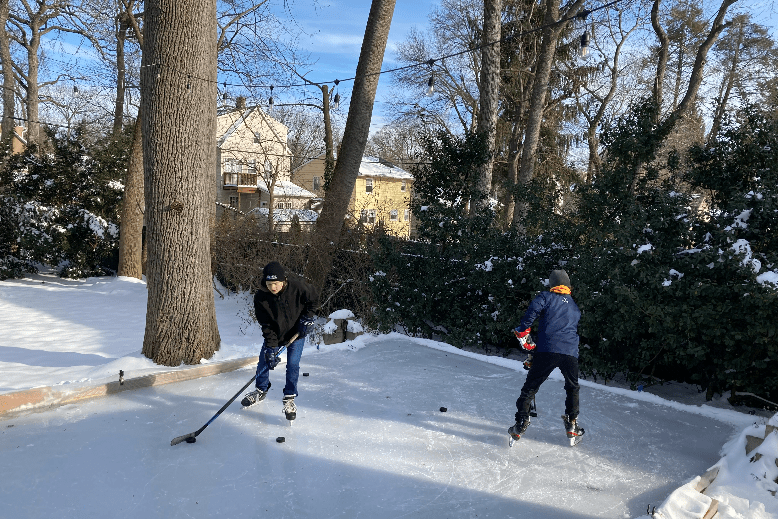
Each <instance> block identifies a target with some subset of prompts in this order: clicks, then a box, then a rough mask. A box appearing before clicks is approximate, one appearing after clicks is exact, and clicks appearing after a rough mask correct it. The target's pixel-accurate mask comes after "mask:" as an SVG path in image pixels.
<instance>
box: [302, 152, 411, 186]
mask: <svg viewBox="0 0 778 519" xmlns="http://www.w3.org/2000/svg"><path fill="white" fill-rule="evenodd" d="M324 156H325V154H324V153H322V154H320V155H318V156H316V157H313V158H311V159H309V160H307V161H306V162H304V163H302V164H301V165H300V166H298V167H297V168H295V171H297V170H299V169H300V168H302V167H303V166H305V165H307V164H310V163H311V162H313V161H321V162H322V164H323V163H324ZM359 176H360V177H384V178H399V179H406V180H413V175H411V174H410V173H408V172H407V171H406V170H404V169H402V168H401V167H399V166H395V165H394V164H392V163H391V162H389V161H387V160H383V159H379V158H376V157H367V156H365V157H362V162H361V163H360V164H359Z"/></svg>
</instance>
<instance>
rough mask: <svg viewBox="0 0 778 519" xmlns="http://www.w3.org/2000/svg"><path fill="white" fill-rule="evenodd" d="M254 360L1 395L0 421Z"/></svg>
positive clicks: (208, 373) (234, 367)
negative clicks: (63, 389)
mask: <svg viewBox="0 0 778 519" xmlns="http://www.w3.org/2000/svg"><path fill="white" fill-rule="evenodd" d="M256 363H257V357H256V356H253V357H245V358H242V359H235V360H228V361H224V362H218V363H214V364H208V365H205V366H193V367H191V368H184V369H177V370H175V371H164V372H161V373H154V374H151V375H144V376H142V377H136V378H129V379H125V380H124V383H123V384H122V383H119V381H118V380H117V381H115V382H108V383H106V384H99V385H95V386H87V387H80V388H76V389H69V390H66V391H57V390H54V389H52V388H51V387H39V388H35V389H27V390H24V391H16V392H13V393H6V394H2V395H0V420H2V419H4V418H8V417H10V416H12V415H14V414H16V413H18V412H22V411H37V410H48V409H51V408H54V407H59V406H63V405H67V404H72V403H74V402H79V401H81V400H87V399H90V398H98V397H102V396H107V395H113V394H115V393H121V392H122V391H130V390H133V389H141V388H144V387H152V386H161V385H164V384H172V383H175V382H184V381H185V380H192V379H196V378H202V377H208V376H211V375H218V374H220V373H228V372H230V371H235V370H237V369H240V368H244V367H246V366H251V365H256Z"/></svg>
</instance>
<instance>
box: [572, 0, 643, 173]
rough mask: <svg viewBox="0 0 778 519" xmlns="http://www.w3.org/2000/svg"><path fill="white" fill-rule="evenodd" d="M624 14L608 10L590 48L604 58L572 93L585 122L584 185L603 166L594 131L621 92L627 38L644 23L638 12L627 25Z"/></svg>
mask: <svg viewBox="0 0 778 519" xmlns="http://www.w3.org/2000/svg"><path fill="white" fill-rule="evenodd" d="M624 14H625V13H624V10H623V9H619V8H616V9H613V10H609V11H608V14H607V18H606V19H605V20H604V21H603V23H602V26H603V29H602V30H601V31H598V32H597V31H596V32H594V34H593V36H592V46H593V47H595V48H596V49H597V50H598V51H599V52H600V54H601V55H602V56H603V57H605V59H603V61H601V62H599V63H596V64H594V65H592V66H590V67H588V68H589V70H588V72H589V74H588V75H589V77H588V80H587V81H582V82H581V91H576V92H575V98H576V104H577V106H578V110H579V112H580V114H581V115H582V116H583V118H584V121H585V123H586V129H585V131H586V144H587V146H588V151H589V160H588V162H587V170H586V181H587V182H591V181H592V180H593V178H594V177H595V176H596V175H597V174H598V173H599V171H600V167H601V165H602V160H601V158H600V150H599V148H600V141H599V137H598V135H597V128H598V127H599V126H600V124H601V123H602V121H603V119H604V118H605V115H606V114H607V113H608V111H609V110H610V108H611V106H610V105H611V102H612V101H613V99H614V97H616V93H617V91H618V90H619V89H620V88H622V89H623V86H622V85H623V76H624V75H625V74H624V72H625V69H624V65H622V61H621V58H622V54H623V52H624V46H625V44H626V43H627V40H628V38H629V37H630V35H632V34H633V33H634V32H635V31H637V30H638V29H639V28H640V27H641V25H642V23H643V21H644V19H643V18H642V17H641V16H640V12H639V11H638V12H637V13H633V15H632V16H631V18H630V20H629V22H626V21H625V16H624ZM627 24H628V25H627ZM625 25H626V26H625ZM601 34H602V35H603V36H602V38H603V39H604V40H606V41H605V42H604V44H601V42H600V35H601Z"/></svg>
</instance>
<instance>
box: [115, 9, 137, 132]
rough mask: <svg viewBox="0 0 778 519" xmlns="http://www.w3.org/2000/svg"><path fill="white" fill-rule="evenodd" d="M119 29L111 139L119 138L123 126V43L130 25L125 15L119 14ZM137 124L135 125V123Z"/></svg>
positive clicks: (124, 69) (124, 74)
mask: <svg viewBox="0 0 778 519" xmlns="http://www.w3.org/2000/svg"><path fill="white" fill-rule="evenodd" d="M118 18H119V28H118V31H117V32H116V101H115V104H114V111H113V138H114V139H116V138H118V137H119V134H120V133H121V131H122V127H123V126H124V93H125V85H124V80H125V78H126V77H127V71H126V68H125V64H124V42H125V41H126V39H127V31H128V30H129V29H130V23H129V21H128V20H127V15H126V14H125V13H119V15H118ZM136 124H137V123H136Z"/></svg>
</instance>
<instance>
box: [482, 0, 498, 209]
mask: <svg viewBox="0 0 778 519" xmlns="http://www.w3.org/2000/svg"><path fill="white" fill-rule="evenodd" d="M501 14H502V0H484V29H483V38H484V40H485V41H484V43H483V47H481V81H480V94H481V95H480V97H479V112H478V126H477V130H478V132H479V133H484V134H486V145H487V146H488V149H489V154H490V160H488V161H487V162H486V163H484V164H483V165H481V166H479V168H478V169H479V171H478V176H479V180H478V189H479V191H480V192H481V193H482V194H483V196H484V199H483V200H482V202H481V203H482V204H483V205H484V206H488V205H489V195H491V192H492V169H493V167H494V155H495V139H496V136H497V112H498V108H499V95H500V43H499V42H500V39H501V34H502V33H501V30H500V29H501V26H502V18H501V16H500V15H501ZM492 42H494V43H492Z"/></svg>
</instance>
